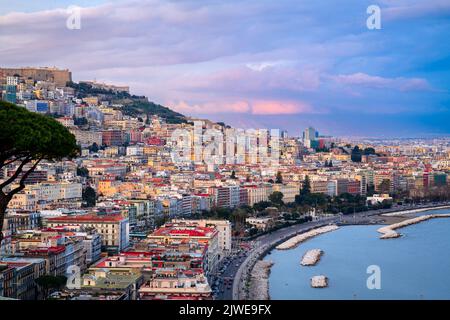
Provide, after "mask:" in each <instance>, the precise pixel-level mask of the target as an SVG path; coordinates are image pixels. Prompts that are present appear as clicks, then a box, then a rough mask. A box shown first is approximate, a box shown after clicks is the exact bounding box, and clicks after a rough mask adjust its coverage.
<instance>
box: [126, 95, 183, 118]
mask: <svg viewBox="0 0 450 320" xmlns="http://www.w3.org/2000/svg"><path fill="white" fill-rule="evenodd" d="M122 111H123V113H124V114H126V115H131V116H137V115H139V114H142V113H144V114H146V115H147V116H148V115H158V116H160V117H161V118H163V119H165V120H166V121H167V122H168V123H174V124H176V123H186V119H185V117H184V116H183V115H182V114H180V113H178V112H175V111H173V110H171V109H169V108H167V107H164V106H162V105H159V104H156V103H153V102H149V101H142V100H132V101H131V102H130V103H127V104H125V105H124V106H123V108H122Z"/></svg>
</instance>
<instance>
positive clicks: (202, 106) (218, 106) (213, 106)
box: [167, 100, 312, 115]
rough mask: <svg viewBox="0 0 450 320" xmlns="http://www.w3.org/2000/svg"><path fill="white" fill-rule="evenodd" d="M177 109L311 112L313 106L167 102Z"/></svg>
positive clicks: (266, 102) (187, 111)
mask: <svg viewBox="0 0 450 320" xmlns="http://www.w3.org/2000/svg"><path fill="white" fill-rule="evenodd" d="M167 105H168V106H169V107H171V108H172V109H174V110H175V111H178V112H181V113H185V114H216V113H247V114H255V115H275V114H280V115H281V114H297V113H310V112H312V108H311V106H310V105H308V104H307V103H304V102H297V101H276V100H256V101H250V102H247V101H244V100H240V101H231V102H205V103H193V104H190V103H188V102H186V101H176V102H169V103H168V104H167Z"/></svg>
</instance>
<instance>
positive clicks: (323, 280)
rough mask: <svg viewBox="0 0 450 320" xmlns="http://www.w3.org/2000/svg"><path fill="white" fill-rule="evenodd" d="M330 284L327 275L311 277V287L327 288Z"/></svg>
mask: <svg viewBox="0 0 450 320" xmlns="http://www.w3.org/2000/svg"><path fill="white" fill-rule="evenodd" d="M327 286H328V278H327V277H325V276H322V275H320V276H314V277H312V278H311V287H313V288H325V287H327Z"/></svg>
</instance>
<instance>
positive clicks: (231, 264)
mask: <svg viewBox="0 0 450 320" xmlns="http://www.w3.org/2000/svg"><path fill="white" fill-rule="evenodd" d="M449 204H450V203H449V202H446V203H434V204H424V205H403V206H394V207H392V208H391V209H381V210H371V211H365V212H359V213H358V212H357V213H355V214H350V215H345V216H343V215H340V214H339V215H333V216H325V217H321V218H319V219H317V220H315V221H310V222H306V223H302V224H296V225H291V226H289V227H286V228H282V229H278V230H275V231H273V232H271V233H267V234H264V235H261V236H259V237H257V238H255V239H254V240H252V241H247V242H242V244H244V246H240V245H239V244H236V243H235V245H234V249H233V252H232V253H231V254H230V256H229V257H228V258H227V259H225V260H224V261H223V262H222V263H221V265H220V266H219V271H218V272H217V273H216V276H215V277H214V280H213V281H212V283H211V284H212V287H213V291H214V298H215V299H217V300H240V299H242V298H243V297H240V296H239V292H240V291H242V290H241V289H242V287H243V285H244V279H246V278H247V276H248V274H249V272H250V271H251V268H252V267H253V264H254V263H255V262H256V261H257V260H258V259H259V258H260V256H261V254H262V253H263V251H264V250H266V249H268V248H271V247H272V246H273V245H274V244H276V243H278V242H280V241H283V240H286V239H288V238H290V237H292V236H294V235H296V234H298V233H302V232H305V231H307V230H309V229H311V228H316V227H319V226H324V225H327V224H336V223H337V224H369V223H378V220H377V218H376V217H375V218H374V217H373V216H377V215H379V214H383V213H389V212H397V211H404V210H415V209H423V208H429V207H433V206H438V205H439V206H442V205H449ZM242 247H244V248H242ZM245 247H246V248H245Z"/></svg>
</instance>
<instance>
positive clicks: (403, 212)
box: [382, 205, 450, 217]
mask: <svg viewBox="0 0 450 320" xmlns="http://www.w3.org/2000/svg"><path fill="white" fill-rule="evenodd" d="M448 208H450V206H448V205H445V206H438V207H430V208H419V209H411V210H404V211H396V212H391V213H383V214H382V216H386V217H397V216H404V215H407V214H411V213H418V212H424V211H430V210H438V209H448Z"/></svg>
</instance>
